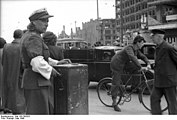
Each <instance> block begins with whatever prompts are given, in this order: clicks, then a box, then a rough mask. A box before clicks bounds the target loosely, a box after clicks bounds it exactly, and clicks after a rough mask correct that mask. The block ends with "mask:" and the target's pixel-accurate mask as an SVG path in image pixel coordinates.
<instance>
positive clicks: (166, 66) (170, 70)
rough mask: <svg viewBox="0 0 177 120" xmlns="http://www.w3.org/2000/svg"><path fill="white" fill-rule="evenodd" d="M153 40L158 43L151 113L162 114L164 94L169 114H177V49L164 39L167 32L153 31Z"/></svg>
mask: <svg viewBox="0 0 177 120" xmlns="http://www.w3.org/2000/svg"><path fill="white" fill-rule="evenodd" d="M151 33H152V34H151V37H152V40H153V42H154V43H155V44H156V45H157V47H156V53H155V68H154V72H155V81H154V87H153V90H152V94H151V109H152V111H151V113H152V114H162V112H161V106H160V101H161V98H162V96H163V95H164V96H165V99H166V101H167V104H168V112H169V114H177V98H176V95H177V92H176V85H177V49H176V48H175V47H173V46H172V45H170V44H168V43H167V42H165V40H164V35H165V32H164V31H162V30H158V29H154V30H152V31H151Z"/></svg>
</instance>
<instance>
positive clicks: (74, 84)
mask: <svg viewBox="0 0 177 120" xmlns="http://www.w3.org/2000/svg"><path fill="white" fill-rule="evenodd" d="M55 69H56V70H57V71H58V72H59V73H60V74H61V76H60V77H56V78H54V114H59V115H64V114H71V115H73V114H76V115H80V114H81V115H87V114H88V66H87V65H85V64H76V63H71V64H63V65H57V66H55Z"/></svg>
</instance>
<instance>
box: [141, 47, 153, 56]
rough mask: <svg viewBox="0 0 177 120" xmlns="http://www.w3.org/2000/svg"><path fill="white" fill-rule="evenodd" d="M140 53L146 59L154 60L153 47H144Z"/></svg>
mask: <svg viewBox="0 0 177 120" xmlns="http://www.w3.org/2000/svg"><path fill="white" fill-rule="evenodd" d="M141 52H142V53H143V54H144V55H146V57H147V58H148V59H154V54H155V45H144V46H143V47H142V49H141Z"/></svg>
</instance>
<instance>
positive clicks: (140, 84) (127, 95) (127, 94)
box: [119, 71, 150, 105]
mask: <svg viewBox="0 0 177 120" xmlns="http://www.w3.org/2000/svg"><path fill="white" fill-rule="evenodd" d="M122 75H129V74H122ZM135 76H138V77H140V78H139V82H138V84H137V85H136V86H135V88H134V89H132V90H131V92H127V88H128V85H129V82H130V81H131V80H132V78H133V77H135ZM143 78H144V79H143ZM147 81H148V80H147V78H146V75H145V71H141V73H139V74H131V75H130V77H129V78H128V80H127V82H126V83H125V84H123V82H122V81H121V82H122V85H123V88H124V90H123V89H122V87H120V89H122V90H121V91H122V92H123V96H122V100H121V102H120V103H119V104H120V105H123V104H124V102H130V101H131V94H132V93H134V92H135V91H137V90H139V95H138V98H139V102H140V103H142V97H141V95H140V93H141V90H142V88H143V87H144V86H147V87H148V89H149V90H150V87H149V85H148V84H147Z"/></svg>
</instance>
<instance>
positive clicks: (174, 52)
mask: <svg viewBox="0 0 177 120" xmlns="http://www.w3.org/2000/svg"><path fill="white" fill-rule="evenodd" d="M169 55H170V57H171V59H172V61H174V63H175V65H176V67H177V48H176V47H171V49H170V50H169Z"/></svg>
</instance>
